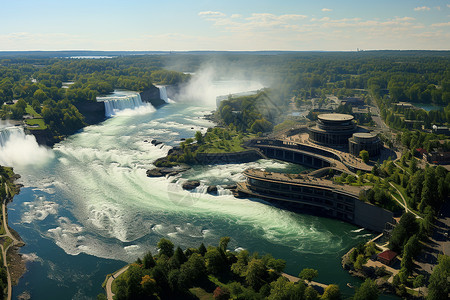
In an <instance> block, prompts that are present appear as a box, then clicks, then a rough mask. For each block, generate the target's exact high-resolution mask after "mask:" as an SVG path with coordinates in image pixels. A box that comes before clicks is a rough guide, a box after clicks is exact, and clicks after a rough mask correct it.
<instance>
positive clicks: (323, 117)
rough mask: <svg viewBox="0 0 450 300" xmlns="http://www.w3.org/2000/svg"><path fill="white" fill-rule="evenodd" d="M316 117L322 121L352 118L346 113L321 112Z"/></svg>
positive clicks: (349, 119)
mask: <svg viewBox="0 0 450 300" xmlns="http://www.w3.org/2000/svg"><path fill="white" fill-rule="evenodd" d="M317 117H318V118H319V119H320V120H323V121H351V120H353V118H354V117H353V116H352V115H346V114H321V115H318V116H317Z"/></svg>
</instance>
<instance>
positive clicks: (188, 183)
mask: <svg viewBox="0 0 450 300" xmlns="http://www.w3.org/2000/svg"><path fill="white" fill-rule="evenodd" d="M199 185H200V181H198V180H188V181H186V182H185V183H183V185H182V187H183V189H185V190H189V191H190V190H193V189H195V188H196V187H198V186H199Z"/></svg>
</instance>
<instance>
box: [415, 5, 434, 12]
mask: <svg viewBox="0 0 450 300" xmlns="http://www.w3.org/2000/svg"><path fill="white" fill-rule="evenodd" d="M430 9H431V8H429V7H428V6H418V7H416V8H414V10H415V11H421V10H423V11H425V10H430Z"/></svg>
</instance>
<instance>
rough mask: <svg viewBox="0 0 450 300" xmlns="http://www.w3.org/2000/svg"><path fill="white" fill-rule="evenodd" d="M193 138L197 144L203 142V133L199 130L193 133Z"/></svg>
mask: <svg viewBox="0 0 450 300" xmlns="http://www.w3.org/2000/svg"><path fill="white" fill-rule="evenodd" d="M195 140H196V141H197V144H203V134H202V133H201V131H197V132H196V133H195Z"/></svg>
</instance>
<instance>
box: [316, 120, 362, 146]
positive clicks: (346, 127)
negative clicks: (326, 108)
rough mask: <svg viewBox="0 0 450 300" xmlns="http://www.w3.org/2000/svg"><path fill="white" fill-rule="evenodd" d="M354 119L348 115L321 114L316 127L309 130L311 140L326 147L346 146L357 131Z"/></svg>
mask: <svg viewBox="0 0 450 300" xmlns="http://www.w3.org/2000/svg"><path fill="white" fill-rule="evenodd" d="M353 119H354V117H353V116H352V115H347V114H336V113H333V114H321V115H319V116H318V119H317V122H316V125H315V126H313V127H310V128H309V139H310V141H312V142H314V143H317V144H321V145H326V146H346V145H347V144H348V139H349V138H350V137H351V136H352V135H353V133H354V132H356V130H357V127H356V124H355V122H354V121H353Z"/></svg>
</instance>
